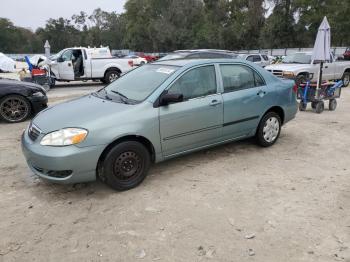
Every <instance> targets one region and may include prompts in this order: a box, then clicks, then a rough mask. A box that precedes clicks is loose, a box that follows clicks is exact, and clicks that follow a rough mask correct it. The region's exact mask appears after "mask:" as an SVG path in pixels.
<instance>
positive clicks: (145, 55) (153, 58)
mask: <svg viewBox="0 0 350 262" xmlns="http://www.w3.org/2000/svg"><path fill="white" fill-rule="evenodd" d="M140 57H142V58H144V59H146V60H147V62H148V63H152V62H155V61H157V60H158V59H159V57H158V56H155V55H147V54H143V55H140Z"/></svg>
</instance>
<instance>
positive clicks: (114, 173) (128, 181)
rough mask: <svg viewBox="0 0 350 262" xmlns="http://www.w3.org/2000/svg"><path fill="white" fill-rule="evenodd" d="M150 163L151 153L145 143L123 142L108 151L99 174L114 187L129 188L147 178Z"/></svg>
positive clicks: (118, 188) (122, 189)
mask: <svg viewBox="0 0 350 262" xmlns="http://www.w3.org/2000/svg"><path fill="white" fill-rule="evenodd" d="M150 163H151V157H150V153H149V152H148V150H147V148H146V147H145V146H144V145H143V144H141V143H139V142H137V141H127V142H122V143H120V144H117V145H116V146H114V147H113V148H112V149H111V150H110V151H109V152H108V153H107V155H106V157H105V159H104V161H103V162H102V163H101V165H100V168H99V176H100V177H101V179H102V180H103V181H104V182H105V183H106V184H107V185H109V186H110V187H112V188H113V189H116V190H118V191H124V190H129V189H132V188H134V187H136V186H138V185H139V184H140V183H141V182H142V181H143V180H144V179H145V178H146V176H147V173H148V170H149V167H150Z"/></svg>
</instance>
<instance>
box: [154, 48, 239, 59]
mask: <svg viewBox="0 0 350 262" xmlns="http://www.w3.org/2000/svg"><path fill="white" fill-rule="evenodd" d="M218 58H226V59H228V58H231V59H234V58H237V54H236V53H234V52H231V51H226V50H214V49H198V50H178V51H174V52H172V53H170V54H167V55H166V56H164V57H162V58H160V59H159V60H158V61H165V60H177V59H218Z"/></svg>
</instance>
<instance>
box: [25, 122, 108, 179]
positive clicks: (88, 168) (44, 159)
mask: <svg viewBox="0 0 350 262" xmlns="http://www.w3.org/2000/svg"><path fill="white" fill-rule="evenodd" d="M41 138H42V135H41V136H39V137H38V139H37V140H36V141H35V142H33V141H32V140H31V139H30V138H29V136H28V130H27V129H26V130H25V131H24V133H23V134H22V151H23V154H24V156H25V158H26V160H27V163H28V166H29V168H30V169H31V170H32V172H33V173H34V174H36V175H37V176H39V177H41V178H43V179H45V180H49V181H51V182H55V183H61V184H71V183H83V182H90V181H94V180H96V167H97V163H98V160H99V157H100V156H101V154H102V152H103V150H104V146H92V147H82V148H80V147H77V146H66V147H49V146H41V145H40V140H41ZM57 174H60V175H59V176H57Z"/></svg>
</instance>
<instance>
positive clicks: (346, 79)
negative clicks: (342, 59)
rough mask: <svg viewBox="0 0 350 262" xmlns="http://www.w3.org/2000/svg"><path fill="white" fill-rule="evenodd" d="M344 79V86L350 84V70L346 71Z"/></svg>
mask: <svg viewBox="0 0 350 262" xmlns="http://www.w3.org/2000/svg"><path fill="white" fill-rule="evenodd" d="M342 80H343V84H344V87H348V86H349V84H350V72H345V73H344V75H343V78H342Z"/></svg>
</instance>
